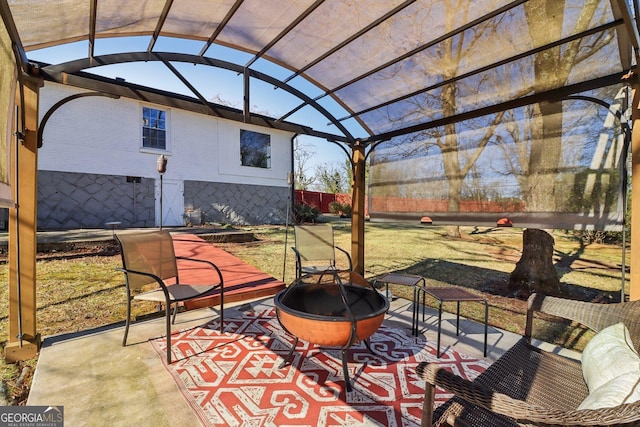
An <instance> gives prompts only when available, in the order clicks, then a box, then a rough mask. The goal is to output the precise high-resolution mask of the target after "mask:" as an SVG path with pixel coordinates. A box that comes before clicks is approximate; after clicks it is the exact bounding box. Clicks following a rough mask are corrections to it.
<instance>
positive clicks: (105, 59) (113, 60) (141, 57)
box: [42, 52, 356, 145]
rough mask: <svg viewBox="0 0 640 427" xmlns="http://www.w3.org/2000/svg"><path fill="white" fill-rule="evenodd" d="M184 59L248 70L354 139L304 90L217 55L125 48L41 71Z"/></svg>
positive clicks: (349, 142)
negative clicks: (123, 50) (125, 49)
mask: <svg viewBox="0 0 640 427" xmlns="http://www.w3.org/2000/svg"><path fill="white" fill-rule="evenodd" d="M149 61H158V62H165V61H167V62H170V61H173V62H185V63H189V64H194V65H207V66H210V67H216V68H222V69H225V70H229V71H233V72H236V73H238V74H245V73H247V72H248V73H249V77H253V78H256V79H258V80H262V81H264V82H266V83H269V84H271V85H273V86H275V87H277V88H279V89H283V90H285V91H286V92H288V93H290V94H292V95H293V96H295V97H297V98H299V99H301V100H303V101H304V102H305V103H306V104H308V105H310V106H311V107H313V108H315V109H316V111H318V112H319V113H320V114H322V115H323V116H325V117H326V118H327V119H328V120H329V122H330V123H331V124H333V125H334V126H336V127H337V128H338V129H339V130H340V131H341V132H342V133H343V135H344V136H345V137H346V139H347V143H348V144H349V145H352V144H353V143H354V142H355V140H356V139H355V138H354V137H353V135H352V134H351V132H349V131H348V130H347V128H346V127H345V126H344V125H343V124H342V123H340V121H339V120H338V119H336V117H334V116H333V114H331V113H330V112H329V111H327V110H326V109H325V108H324V107H323V106H321V105H320V104H318V103H317V102H316V101H315V100H314V99H312V98H311V97H309V96H308V95H306V94H304V93H303V92H301V91H300V90H298V89H296V88H294V87H292V86H290V85H288V84H286V83H283V82H282V81H280V80H278V79H276V78H274V77H272V76H269V75H268V74H264V73H261V72H259V71H256V70H252V69H248V68H245V67H244V66H243V65H239V64H234V63H232V62H228V61H223V60H220V59H215V58H209V57H202V56H198V55H192V54H187V53H172V52H127V53H116V54H108V55H100V56H94V57H93V58H82V59H77V60H74V61H69V62H64V63H61V64H56V65H47V66H44V67H42V71H44V72H46V73H68V74H73V73H77V72H80V71H83V70H86V69H90V68H93V67H100V66H103V65H115V64H122V63H127V62H149Z"/></svg>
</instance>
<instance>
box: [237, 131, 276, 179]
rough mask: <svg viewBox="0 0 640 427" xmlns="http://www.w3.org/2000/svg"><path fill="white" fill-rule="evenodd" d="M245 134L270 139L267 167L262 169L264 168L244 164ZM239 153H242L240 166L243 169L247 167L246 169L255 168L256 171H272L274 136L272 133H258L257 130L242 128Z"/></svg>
mask: <svg viewBox="0 0 640 427" xmlns="http://www.w3.org/2000/svg"><path fill="white" fill-rule="evenodd" d="M243 132H251V133H252V134H257V135H265V136H267V137H268V138H269V141H268V149H269V152H268V156H267V161H266V162H267V165H266V167H262V166H256V165H250V164H244V162H243V159H242V134H243ZM238 137H239V144H238V145H239V146H238V148H239V151H240V166H241V167H245V168H254V169H262V170H271V169H272V157H273V144H272V137H273V135H271V134H270V133H265V132H258V131H255V130H251V129H242V128H240V132H239V135H238Z"/></svg>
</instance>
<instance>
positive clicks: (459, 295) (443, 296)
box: [415, 287, 489, 357]
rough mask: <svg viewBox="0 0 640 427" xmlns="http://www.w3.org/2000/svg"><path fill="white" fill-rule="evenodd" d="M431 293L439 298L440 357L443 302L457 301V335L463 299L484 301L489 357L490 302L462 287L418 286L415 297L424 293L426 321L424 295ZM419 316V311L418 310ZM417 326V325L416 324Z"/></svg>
mask: <svg viewBox="0 0 640 427" xmlns="http://www.w3.org/2000/svg"><path fill="white" fill-rule="evenodd" d="M425 294H429V295H431V296H432V297H434V298H436V299H437V300H438V304H439V306H438V357H440V332H441V327H442V303H444V302H446V301H455V302H456V303H457V304H458V307H457V311H456V336H458V335H459V334H460V302H461V301H478V302H484V357H487V334H488V328H487V322H488V320H489V304H488V303H487V299H486V298H484V297H481V296H478V295H474V294H472V293H471V292H469V291H466V290H464V289H462V288H454V287H442V288H433V287H430V288H427V287H419V288H416V293H415V298H419V297H420V295H422V302H423V311H422V320H423V321H424V296H425ZM416 316H417V312H416ZM416 328H417V326H416Z"/></svg>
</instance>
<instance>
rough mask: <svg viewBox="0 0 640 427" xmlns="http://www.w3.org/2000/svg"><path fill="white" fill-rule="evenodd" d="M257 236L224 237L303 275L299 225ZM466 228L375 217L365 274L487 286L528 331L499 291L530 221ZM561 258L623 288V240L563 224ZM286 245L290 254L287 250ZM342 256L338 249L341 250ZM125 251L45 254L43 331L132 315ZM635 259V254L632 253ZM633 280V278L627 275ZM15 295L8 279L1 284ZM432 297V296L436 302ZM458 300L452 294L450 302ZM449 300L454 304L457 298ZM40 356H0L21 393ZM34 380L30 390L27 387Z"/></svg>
mask: <svg viewBox="0 0 640 427" xmlns="http://www.w3.org/2000/svg"><path fill="white" fill-rule="evenodd" d="M350 227H351V226H350V222H346V221H337V222H335V223H334V229H335V239H336V244H337V245H338V246H341V247H342V248H344V249H347V250H348V251H349V252H351V228H350ZM246 230H249V231H252V232H253V233H254V235H255V237H256V240H255V241H253V242H249V243H221V244H216V245H218V246H220V247H222V248H223V249H225V250H227V251H228V252H230V253H232V254H234V255H236V256H238V257H239V258H241V259H243V260H244V261H246V262H248V263H249V264H252V265H254V266H256V267H258V268H259V269H261V270H262V271H264V272H266V273H268V274H270V275H272V276H274V277H276V278H278V279H284V281H285V282H286V283H290V282H291V281H292V280H293V278H294V275H295V259H294V256H293V251H292V250H291V246H293V230H292V228H291V227H290V228H289V229H288V232H286V229H285V227H284V226H256V227H246ZM462 231H463V237H462V238H460V239H452V238H450V237H447V236H446V229H445V228H444V227H424V226H409V225H397V224H386V223H367V224H366V230H365V277H366V278H368V279H370V280H373V279H375V278H376V277H378V276H380V275H382V274H384V273H388V272H404V273H409V274H417V275H421V276H423V277H425V279H426V282H427V285H429V286H445V285H458V286H463V287H465V288H468V289H469V290H471V291H473V292H481V293H482V294H483V295H485V296H486V297H487V298H488V300H489V304H490V311H489V323H490V324H491V325H493V326H495V327H498V328H501V329H505V330H508V331H512V332H515V333H519V334H522V333H523V332H524V319H525V310H526V303H525V301H522V300H519V299H516V298H512V297H509V296H504V295H503V294H502V293H500V292H495V291H496V290H497V289H499V288H500V287H501V286H503V285H504V284H505V283H506V281H508V278H509V274H510V273H511V271H513V269H514V268H515V264H516V262H517V261H518V259H519V258H520V250H521V249H522V230H521V229H517V228H493V229H484V228H480V229H475V228H473V227H462ZM553 237H554V239H555V253H556V256H555V262H556V265H557V271H558V275H559V277H560V279H561V281H562V282H563V283H567V284H571V285H574V286H578V287H584V288H589V289H598V290H600V291H602V292H603V294H610V293H619V292H620V287H621V283H622V272H621V265H622V249H621V247H620V246H616V245H602V244H599V245H596V244H593V245H587V246H585V245H582V244H581V243H580V240H579V239H577V238H576V237H575V236H574V235H573V234H571V233H567V232H561V231H556V232H554V234H553ZM285 255H286V258H285ZM338 256H339V255H338ZM120 262H121V261H120V256H119V255H113V254H106V255H90V256H79V257H68V258H65V257H54V258H50V259H42V260H39V261H38V262H37V267H36V268H37V308H38V311H37V324H38V331H39V332H40V333H41V334H42V336H43V337H44V336H47V335H52V334H58V333H66V332H77V331H81V330H85V329H89V328H92V327H96V326H101V325H105V324H111V323H115V322H122V321H123V320H124V318H125V290H124V285H123V276H122V273H119V272H117V271H115V268H116V267H118V266H120ZM627 265H629V264H628V261H627ZM7 276H8V266H7V265H6V263H5V264H2V265H0V280H3V281H4V282H5V283H7V281H8V279H7ZM625 286H626V287H627V288H628V280H627V282H626V285H625ZM392 291H393V293H394V294H395V295H400V296H404V297H409V292H410V291H408V290H407V289H406V288H402V287H394V286H393V285H392ZM0 294H1V296H2V297H3V300H4V301H7V300H8V293H7V287H6V286H5V287H3V288H2V289H1V290H0ZM429 304H430V305H434V303H433V302H429ZM451 304H453V303H451ZM134 306H135V312H134V315H143V314H148V313H151V312H153V311H154V307H153V306H152V305H150V304H148V305H144V304H135V305H134ZM444 308H445V310H447V309H448V310H451V311H453V310H454V308H453V305H449V306H448V305H446V304H445V307H444ZM461 310H462V311H461V314H462V315H463V316H465V317H469V318H472V319H476V320H480V319H482V318H483V316H484V312H483V307H482V305H481V304H463V305H462V307H461ZM0 318H1V319H2V320H3V321H2V322H1V323H0V341H2V342H3V343H6V341H7V336H8V330H7V329H8V325H7V324H8V322H7V320H8V304H4V305H0ZM535 330H536V332H537V334H538V337H539V338H541V339H544V340H546V341H550V342H556V343H559V344H562V345H565V346H567V347H570V348H571V347H573V348H578V349H580V348H581V346H582V345H583V343H582V341H583V339H578V337H581V336H582V334H581V332H580V331H579V330H576V329H575V328H571V327H560V328H558V327H556V326H551V325H550V324H546V323H543V322H540V323H539V325H537V326H536V328H535ZM35 363H36V359H34V360H32V361H27V362H25V363H19V364H15V365H6V364H4V363H1V364H0V365H1V366H0V373H1V375H2V379H3V380H4V381H5V382H6V384H7V385H8V387H9V389H10V392H11V394H12V395H13V396H16V399H18V400H20V396H21V395H24V394H25V393H26V392H28V386H26V385H25V383H27V384H28V380H27V381H22V382H21V383H20V384H16V382H17V378H18V377H19V375H20V373H21V371H22V369H23V368H24V367H25V366H27V367H29V366H30V367H33V366H34V365H35ZM25 388H27V390H24V389H25Z"/></svg>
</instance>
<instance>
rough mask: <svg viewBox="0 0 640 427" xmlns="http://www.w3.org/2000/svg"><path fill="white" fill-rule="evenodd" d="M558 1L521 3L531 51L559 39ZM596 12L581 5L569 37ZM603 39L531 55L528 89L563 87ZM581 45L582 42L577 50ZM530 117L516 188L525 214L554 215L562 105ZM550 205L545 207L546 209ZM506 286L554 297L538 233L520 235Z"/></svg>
mask: <svg viewBox="0 0 640 427" xmlns="http://www.w3.org/2000/svg"><path fill="white" fill-rule="evenodd" d="M567 7H570V6H567V4H566V2H565V1H564V0H546V1H544V2H543V6H542V7H541V6H540V4H539V3H536V4H535V6H534V5H533V4H532V3H531V2H529V3H525V4H524V10H525V15H526V19H527V26H528V31H529V36H530V38H531V41H532V43H533V45H534V46H543V45H545V44H547V43H550V42H552V40H553V37H555V36H556V35H557V34H562V32H563V25H566V22H565V19H564V18H565V15H566V14H565V12H566V10H565V8H567ZM596 10H597V2H596V1H593V0H588V1H585V2H584V4H583V5H581V9H580V12H579V13H578V14H577V19H576V20H575V22H574V23H573V25H574V27H575V28H574V33H580V32H582V31H585V30H586V29H588V28H589V26H590V25H591V24H592V20H593V19H594V14H595V11H596ZM607 37H610V36H607V35H606V34H605V35H604V36H602V38H601V39H597V40H589V42H588V43H584V42H583V41H582V40H580V39H578V40H574V41H571V42H569V43H568V44H566V45H564V46H556V47H553V48H550V49H547V50H545V51H542V52H539V53H537V54H535V55H534V63H533V71H534V90H535V91H537V92H543V91H545V90H548V89H552V88H556V87H560V86H563V85H565V84H566V83H567V81H568V79H569V75H570V73H571V71H572V70H573V68H574V67H575V66H576V64H579V63H580V62H582V61H584V60H586V59H587V58H589V57H591V56H593V55H595V54H596V53H597V52H598V51H599V50H600V49H601V48H602V47H603V46H604V45H605V44H606V42H607V39H606V38H607ZM581 43H584V45H582V44H581ZM531 113H532V114H531V117H530V122H529V123H530V130H528V133H529V135H528V136H529V137H530V138H531V141H535V144H530V145H529V151H528V153H527V154H528V156H527V162H526V163H525V162H523V161H521V162H520V166H521V167H522V168H523V169H524V170H525V171H526V173H525V174H523V175H522V179H521V185H522V186H523V188H522V191H523V195H524V200H525V203H526V205H527V209H528V210H529V211H532V212H540V211H544V210H547V211H556V208H557V202H558V200H560V199H562V197H559V196H560V195H559V194H557V192H558V191H561V190H560V188H561V186H559V185H555V184H557V183H556V182H555V181H556V180H555V179H551V177H552V175H551V173H553V174H557V171H558V170H559V167H560V162H561V158H562V133H563V105H562V102H559V101H558V102H542V103H539V104H535V105H533V106H532V110H531ZM550 204H551V205H550ZM509 284H510V286H511V287H512V288H513V289H518V290H527V291H529V292H533V291H537V292H542V293H546V294H556V295H558V294H560V293H561V288H560V280H559V278H558V275H557V273H556V271H555V267H554V265H553V238H552V237H551V236H550V235H549V234H548V233H546V232H543V231H542V230H535V229H528V230H525V233H524V236H523V251H522V257H521V258H520V260H519V261H518V263H517V264H516V268H515V270H514V271H513V272H512V273H511V276H510V278H509Z"/></svg>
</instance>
